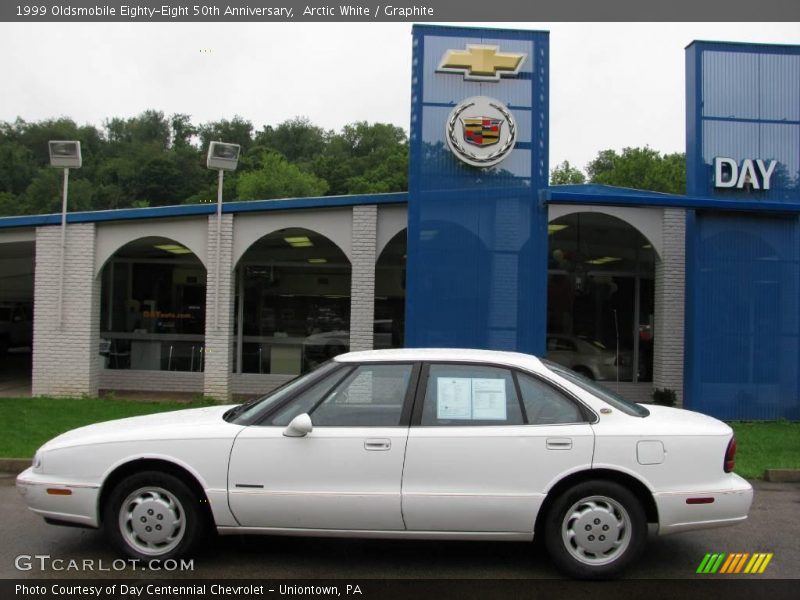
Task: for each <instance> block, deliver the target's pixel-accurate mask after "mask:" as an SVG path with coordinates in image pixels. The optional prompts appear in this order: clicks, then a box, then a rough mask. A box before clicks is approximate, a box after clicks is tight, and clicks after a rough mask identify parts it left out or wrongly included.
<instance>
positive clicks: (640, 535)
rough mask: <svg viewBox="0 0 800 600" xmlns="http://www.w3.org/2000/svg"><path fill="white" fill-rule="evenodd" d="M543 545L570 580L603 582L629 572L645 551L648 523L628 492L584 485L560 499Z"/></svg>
mask: <svg viewBox="0 0 800 600" xmlns="http://www.w3.org/2000/svg"><path fill="white" fill-rule="evenodd" d="M544 535H545V545H546V546H547V550H548V552H549V553H550V556H551V558H552V559H553V562H555V564H556V566H557V567H558V568H559V569H560V570H561V571H563V572H564V573H566V574H567V575H570V576H571V577H578V578H580V579H602V578H608V577H614V576H616V575H618V574H619V573H620V572H621V571H622V570H623V569H625V568H626V567H627V566H628V565H629V564H630V563H631V562H632V561H633V560H634V559H636V557H637V556H638V555H639V554H640V553H641V551H642V549H643V548H644V544H645V541H646V540H647V518H646V516H645V513H644V509H643V508H642V505H641V503H640V502H639V500H638V499H637V498H636V496H635V495H634V494H633V493H632V492H631V491H630V490H628V489H627V488H625V487H624V486H622V485H619V484H618V483H615V482H612V481H599V480H598V481H586V482H583V483H580V484H578V485H576V486H574V487H572V488H570V489H568V490H567V491H566V492H564V493H563V494H562V495H561V496H559V497H558V498H557V499H556V501H555V502H554V503H553V505H552V506H551V507H550V510H549V512H548V514H547V517H546V521H545V530H544Z"/></svg>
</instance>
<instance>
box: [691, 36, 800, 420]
mask: <svg viewBox="0 0 800 600" xmlns="http://www.w3.org/2000/svg"><path fill="white" fill-rule="evenodd" d="M686 95H687V103H686V126H687V128H686V167H687V192H688V194H689V198H690V199H695V200H696V201H693V202H690V203H687V204H686V206H687V208H693V209H697V210H689V211H688V213H687V229H686V344H685V357H684V358H685V373H684V394H685V396H684V400H685V403H686V405H687V406H688V407H689V408H692V409H695V410H699V411H702V412H706V413H709V414H712V415H714V416H717V417H720V418H726V419H775V418H788V419H800V382H799V379H800V326H799V325H798V319H800V220H799V219H798V215H797V213H798V208H799V207H800V187H798V186H800V47H797V46H774V45H755V44H729V43H718V42H695V43H693V44H692V45H690V46H689V47H688V48H687V52H686ZM718 156H724V157H730V158H732V159H734V160H736V161H742V160H744V159H759V158H760V159H762V160H777V161H778V163H779V165H778V167H777V169H776V172H775V174H774V175H773V176H772V181H771V189H770V190H756V189H751V190H747V189H719V188H715V187H714V167H713V162H714V159H715V158H716V157H718ZM692 204H694V206H692ZM701 208H705V209H709V210H700V209H701ZM731 210H748V211H751V212H749V213H741V212H740V213H737V214H734V213H731V212H720V211H731ZM759 213H760V214H759Z"/></svg>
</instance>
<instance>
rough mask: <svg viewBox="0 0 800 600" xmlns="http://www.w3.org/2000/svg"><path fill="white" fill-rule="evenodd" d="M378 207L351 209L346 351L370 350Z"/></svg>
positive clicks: (373, 314) (373, 307)
mask: <svg viewBox="0 0 800 600" xmlns="http://www.w3.org/2000/svg"><path fill="white" fill-rule="evenodd" d="M377 231H378V207H377V206H376V205H370V206H354V207H353V245H352V263H351V264H352V268H353V275H352V279H351V283H350V287H351V292H350V350H351V351H353V352H355V351H357V350H372V345H373V327H374V319H375V260H376V256H375V244H376V235H377Z"/></svg>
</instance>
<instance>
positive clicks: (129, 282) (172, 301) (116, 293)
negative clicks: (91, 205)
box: [100, 237, 206, 371]
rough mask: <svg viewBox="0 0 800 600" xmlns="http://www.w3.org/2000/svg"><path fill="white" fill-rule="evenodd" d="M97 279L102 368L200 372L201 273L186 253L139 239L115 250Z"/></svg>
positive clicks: (164, 242) (158, 240) (168, 243)
mask: <svg viewBox="0 0 800 600" xmlns="http://www.w3.org/2000/svg"><path fill="white" fill-rule="evenodd" d="M100 278H101V303H100V338H101V340H102V341H101V354H102V355H103V356H104V359H103V363H104V366H105V368H108V369H141V370H161V371H202V370H203V364H204V360H203V351H204V343H205V325H206V318H205V310H206V269H205V267H204V266H203V264H202V263H201V262H200V260H199V259H198V258H197V256H195V254H194V253H193V252H192V251H191V250H189V249H188V248H186V247H185V246H183V245H181V244H179V243H177V242H175V241H174V240H170V239H168V238H163V237H144V238H140V239H138V240H135V241H132V242H130V243H128V244H125V245H124V246H122V247H121V248H119V249H118V250H117V251H116V252H115V253H114V254H113V255H112V256H111V258H110V259H109V260H108V261H107V262H106V264H105V265H104V266H103V269H102V271H101V273H100Z"/></svg>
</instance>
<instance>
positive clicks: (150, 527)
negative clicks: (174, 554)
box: [119, 487, 186, 556]
mask: <svg viewBox="0 0 800 600" xmlns="http://www.w3.org/2000/svg"><path fill="white" fill-rule="evenodd" d="M119 528H120V531H121V532H122V536H123V538H124V539H125V541H126V542H127V543H128V544H129V545H130V546H131V547H132V548H134V549H135V550H136V551H138V552H141V553H142V554H149V555H151V556H158V555H161V554H166V553H167V552H169V551H170V550H172V549H173V548H175V546H177V545H178V544H179V543H180V541H181V540H182V539H183V536H184V533H185V532H186V519H185V516H184V513H183V507H182V506H181V503H180V502H179V501H178V499H177V498H176V497H175V496H174V494H172V493H171V492H169V491H168V490H165V489H163V488H159V487H143V488H139V489H138V490H136V491H135V492H133V493H132V494H130V495H129V496H128V497H127V498H125V501H124V502H123V503H122V507H121V508H120V511H119Z"/></svg>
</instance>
